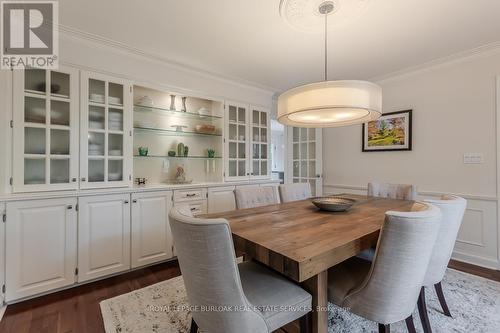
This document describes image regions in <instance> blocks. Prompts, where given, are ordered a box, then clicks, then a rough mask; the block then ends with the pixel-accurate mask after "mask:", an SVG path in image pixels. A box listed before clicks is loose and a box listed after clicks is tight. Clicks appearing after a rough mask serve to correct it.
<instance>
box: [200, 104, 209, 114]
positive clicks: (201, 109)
mask: <svg viewBox="0 0 500 333" xmlns="http://www.w3.org/2000/svg"><path fill="white" fill-rule="evenodd" d="M198 114H199V115H200V116H209V115H210V110H209V109H207V108H206V107H204V106H203V107H201V108H199V109H198Z"/></svg>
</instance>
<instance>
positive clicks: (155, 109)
mask: <svg viewBox="0 0 500 333" xmlns="http://www.w3.org/2000/svg"><path fill="white" fill-rule="evenodd" d="M134 111H137V112H156V113H161V114H163V115H171V116H178V117H184V118H191V119H201V120H204V119H205V120H216V119H222V117H221V116H214V115H201V114H198V113H194V112H184V111H179V110H171V109H163V108H158V107H152V106H142V105H134Z"/></svg>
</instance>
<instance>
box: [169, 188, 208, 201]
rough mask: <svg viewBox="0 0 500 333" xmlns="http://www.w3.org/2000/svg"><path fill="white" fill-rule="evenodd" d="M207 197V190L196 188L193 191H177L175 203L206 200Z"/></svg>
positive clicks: (175, 192)
mask: <svg viewBox="0 0 500 333" xmlns="http://www.w3.org/2000/svg"><path fill="white" fill-rule="evenodd" d="M206 197H207V189H206V188H195V189H191V190H175V191H174V202H183V201H193V200H205V199H206Z"/></svg>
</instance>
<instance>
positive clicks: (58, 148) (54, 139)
mask: <svg viewBox="0 0 500 333" xmlns="http://www.w3.org/2000/svg"><path fill="white" fill-rule="evenodd" d="M50 153H51V154H52V155H69V154H70V137H69V131H68V130H60V129H51V130H50Z"/></svg>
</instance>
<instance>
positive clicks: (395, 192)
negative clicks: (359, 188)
mask: <svg viewBox="0 0 500 333" xmlns="http://www.w3.org/2000/svg"><path fill="white" fill-rule="evenodd" d="M368 196H369V197H382V198H390V199H401V200H416V199H417V187H416V186H415V185H405V184H388V183H368ZM374 255H375V249H374V248H371V249H368V250H365V251H363V252H361V253H360V254H359V255H358V256H357V257H358V258H361V259H364V260H368V261H372V260H373V256H374Z"/></svg>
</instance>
